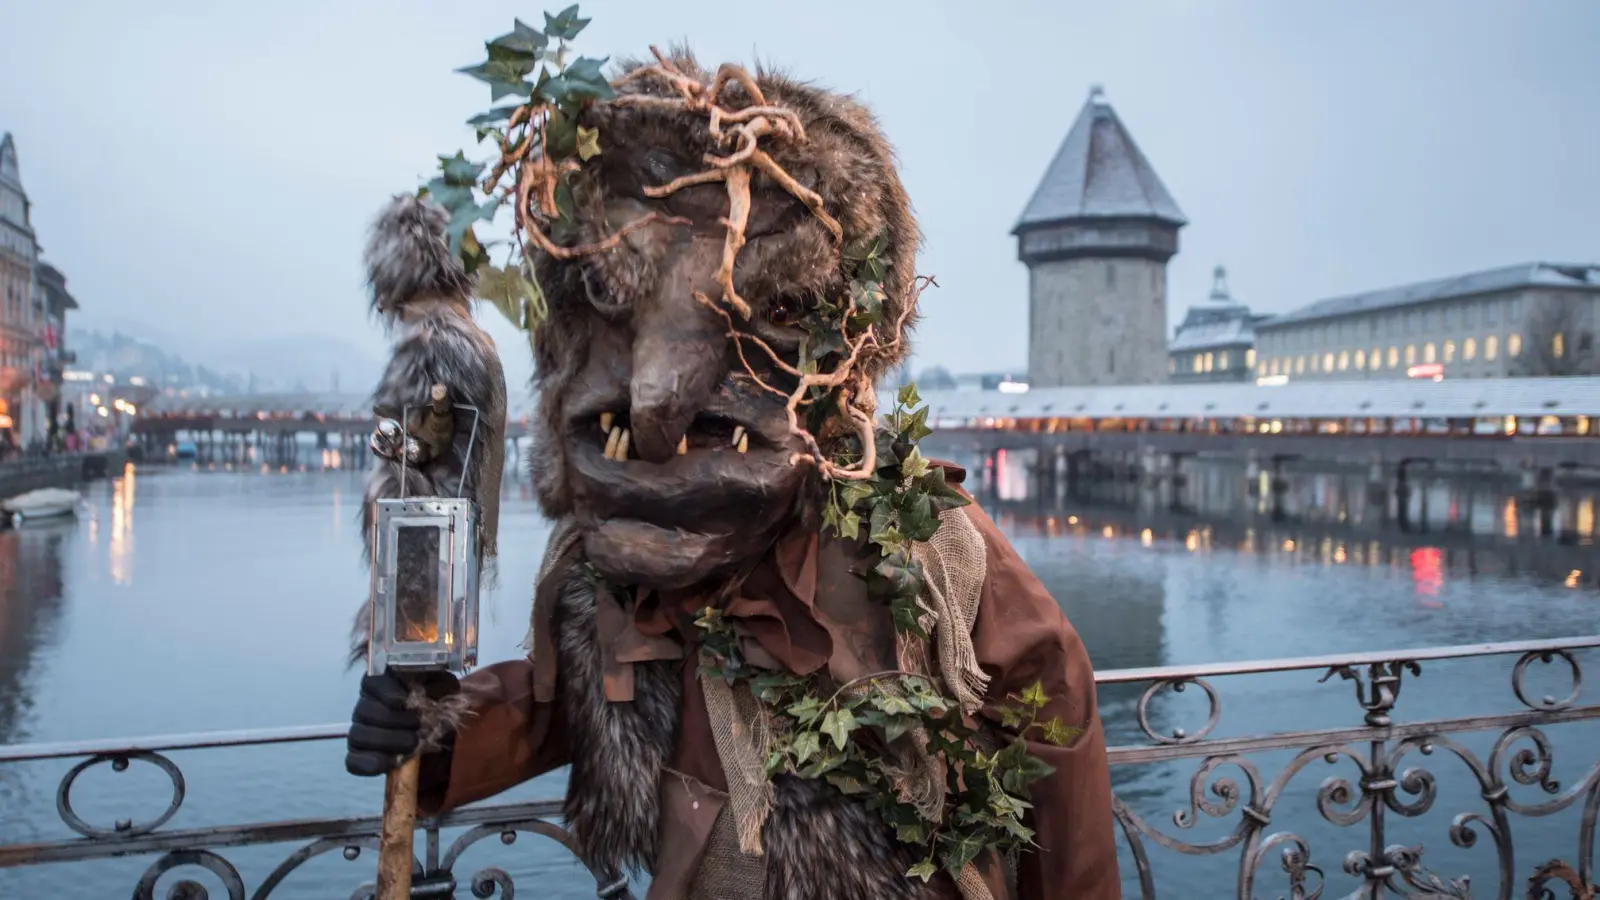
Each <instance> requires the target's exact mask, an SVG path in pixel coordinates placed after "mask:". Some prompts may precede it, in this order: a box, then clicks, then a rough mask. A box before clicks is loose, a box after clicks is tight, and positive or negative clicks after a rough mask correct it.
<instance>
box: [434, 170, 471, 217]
mask: <svg viewBox="0 0 1600 900" xmlns="http://www.w3.org/2000/svg"><path fill="white" fill-rule="evenodd" d="M427 191H428V196H429V197H430V198H432V199H433V202H435V203H437V204H439V205H440V206H442V207H444V208H445V209H446V210H449V211H450V212H451V213H452V214H454V213H455V212H456V210H459V209H461V208H463V207H471V206H473V205H474V204H475V203H477V197H476V196H475V195H474V194H473V193H472V186H471V185H465V186H463V185H459V184H450V183H448V182H446V181H445V180H444V179H443V178H435V179H433V180H432V181H430V182H428V187H427Z"/></svg>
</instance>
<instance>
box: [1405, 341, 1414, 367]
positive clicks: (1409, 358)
mask: <svg viewBox="0 0 1600 900" xmlns="http://www.w3.org/2000/svg"><path fill="white" fill-rule="evenodd" d="M1416 364H1417V345H1416V344H1407V345H1406V365H1408V366H1414V365H1416Z"/></svg>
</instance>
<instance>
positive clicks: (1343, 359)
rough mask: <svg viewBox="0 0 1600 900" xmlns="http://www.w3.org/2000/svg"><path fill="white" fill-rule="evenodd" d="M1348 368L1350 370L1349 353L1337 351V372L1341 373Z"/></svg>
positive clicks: (1347, 351)
mask: <svg viewBox="0 0 1600 900" xmlns="http://www.w3.org/2000/svg"><path fill="white" fill-rule="evenodd" d="M1348 368H1350V351H1349V350H1341V351H1339V371H1341V372H1343V371H1344V370H1345V369H1348Z"/></svg>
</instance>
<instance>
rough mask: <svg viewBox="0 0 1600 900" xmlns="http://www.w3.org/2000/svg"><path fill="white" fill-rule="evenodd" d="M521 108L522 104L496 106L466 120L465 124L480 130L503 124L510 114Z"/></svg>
mask: <svg viewBox="0 0 1600 900" xmlns="http://www.w3.org/2000/svg"><path fill="white" fill-rule="evenodd" d="M521 108H522V104H520V103H512V104H510V105H507V106H496V107H495V108H494V109H491V110H489V111H488V112H482V113H478V114H477V115H475V116H473V117H472V118H470V119H468V120H467V124H468V125H473V126H476V127H479V128H482V127H484V126H486V125H493V124H494V123H496V122H504V121H506V120H508V119H510V118H511V114H512V113H514V112H516V111H517V110H519V109H521Z"/></svg>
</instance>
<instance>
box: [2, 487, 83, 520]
mask: <svg viewBox="0 0 1600 900" xmlns="http://www.w3.org/2000/svg"><path fill="white" fill-rule="evenodd" d="M82 499H83V498H82V496H81V495H80V494H79V493H78V492H77V491H71V490H67V489H65V488H42V489H40V490H37V491H29V492H27V493H26V494H18V495H17V496H15V497H12V498H11V499H10V500H7V501H5V502H4V503H0V509H3V510H5V511H6V512H8V513H10V514H11V518H12V520H13V521H16V522H21V521H24V520H29V519H53V518H57V517H60V516H71V515H75V514H76V513H77V511H78V502H79V501H80V500H82Z"/></svg>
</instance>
